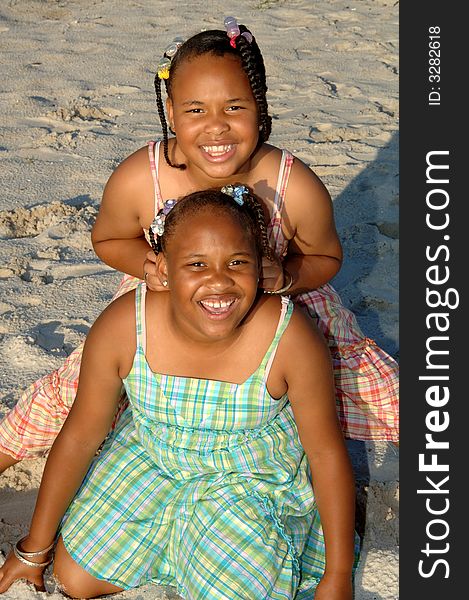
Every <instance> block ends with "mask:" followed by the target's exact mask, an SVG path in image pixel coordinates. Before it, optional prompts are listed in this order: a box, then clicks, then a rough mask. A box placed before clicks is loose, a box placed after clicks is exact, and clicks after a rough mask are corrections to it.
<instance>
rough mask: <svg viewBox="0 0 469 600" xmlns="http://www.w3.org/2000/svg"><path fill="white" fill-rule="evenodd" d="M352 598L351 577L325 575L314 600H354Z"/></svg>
mask: <svg viewBox="0 0 469 600" xmlns="http://www.w3.org/2000/svg"><path fill="white" fill-rule="evenodd" d="M352 598H353V586H352V576H351V575H328V574H327V573H325V574H324V576H323V578H322V579H321V581H320V582H319V584H318V587H317V588H316V593H315V594H314V600H352Z"/></svg>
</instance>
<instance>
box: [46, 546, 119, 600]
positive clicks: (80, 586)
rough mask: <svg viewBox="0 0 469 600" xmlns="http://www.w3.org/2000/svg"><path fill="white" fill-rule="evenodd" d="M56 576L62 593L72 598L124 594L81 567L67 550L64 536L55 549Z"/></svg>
mask: <svg viewBox="0 0 469 600" xmlns="http://www.w3.org/2000/svg"><path fill="white" fill-rule="evenodd" d="M54 576H55V577H56V579H57V580H58V582H59V585H60V586H61V589H62V591H63V592H64V593H65V594H66V595H67V596H70V597H71V598H97V597H98V596H104V595H106V594H116V593H117V592H122V588H120V587H117V586H115V585H113V584H112V583H108V582H107V581H102V580H100V579H96V577H93V576H92V575H90V574H89V573H88V572H87V571H85V570H84V569H83V568H82V567H80V565H78V564H77V563H76V562H75V561H74V560H73V558H72V557H71V556H70V554H69V553H68V552H67V550H66V549H65V546H64V543H63V541H62V536H60V537H59V540H58V542H57V547H56V549H55V559H54Z"/></svg>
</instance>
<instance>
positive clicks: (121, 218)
mask: <svg viewBox="0 0 469 600" xmlns="http://www.w3.org/2000/svg"><path fill="white" fill-rule="evenodd" d="M153 198H154V195H153V182H152V179H151V172H150V166H149V162H148V150H147V148H141V149H140V150H137V152H135V153H134V154H132V155H131V156H129V157H128V158H127V159H126V160H124V162H123V163H121V164H120V165H119V166H118V167H117V169H116V170H115V171H114V173H113V174H112V175H111V177H110V178H109V180H108V182H107V184H106V186H105V188H104V192H103V198H102V200H101V205H100V208H99V212H98V216H97V218H96V223H95V224H94V227H93V230H92V232H91V240H92V242H93V248H94V250H95V252H96V254H97V255H98V256H99V258H100V259H101V260H102V261H103V262H105V263H106V264H107V265H109V266H111V267H114V268H115V269H117V270H118V271H122V272H123V273H128V274H129V275H134V276H135V277H139V278H140V279H143V275H144V273H143V263H144V262H145V259H146V255H147V253H148V251H149V250H150V246H149V245H148V243H147V241H146V240H145V237H144V234H143V228H142V222H144V221H145V220H147V221H148V225H149V224H150V222H151V221H152V219H153Z"/></svg>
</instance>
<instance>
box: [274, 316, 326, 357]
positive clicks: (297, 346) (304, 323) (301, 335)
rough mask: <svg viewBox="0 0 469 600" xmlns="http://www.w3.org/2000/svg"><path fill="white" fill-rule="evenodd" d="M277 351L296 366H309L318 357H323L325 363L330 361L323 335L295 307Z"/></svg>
mask: <svg viewBox="0 0 469 600" xmlns="http://www.w3.org/2000/svg"><path fill="white" fill-rule="evenodd" d="M278 351H279V354H281V356H283V357H284V358H285V360H286V361H288V362H289V363H292V364H294V365H297V366H300V365H301V364H303V363H304V362H306V363H307V364H308V365H310V364H311V363H312V362H314V359H315V357H318V356H319V355H321V356H322V357H325V358H326V359H327V361H329V359H330V352H329V349H328V347H327V343H326V340H325V338H324V336H323V334H322V333H321V332H320V331H319V329H318V328H317V326H316V324H315V323H314V322H313V321H312V320H311V319H310V318H309V317H307V316H306V315H305V314H304V313H303V311H302V310H301V309H300V308H298V307H297V306H295V307H294V308H293V312H292V315H291V318H290V322H289V323H288V326H287V328H286V329H285V333H284V334H283V336H282V339H281V341H280V344H279V349H278Z"/></svg>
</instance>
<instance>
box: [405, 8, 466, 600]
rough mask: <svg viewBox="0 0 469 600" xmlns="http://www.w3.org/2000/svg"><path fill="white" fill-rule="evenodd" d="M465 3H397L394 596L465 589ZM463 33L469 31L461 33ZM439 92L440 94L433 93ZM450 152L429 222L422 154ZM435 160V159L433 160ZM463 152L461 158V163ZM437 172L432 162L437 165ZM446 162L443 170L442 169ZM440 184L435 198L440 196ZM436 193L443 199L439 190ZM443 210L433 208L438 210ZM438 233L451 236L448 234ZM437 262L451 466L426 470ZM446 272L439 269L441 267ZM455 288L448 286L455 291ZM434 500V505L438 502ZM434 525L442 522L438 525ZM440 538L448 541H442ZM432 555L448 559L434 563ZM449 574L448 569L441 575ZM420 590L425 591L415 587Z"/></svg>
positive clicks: (453, 593) (460, 593) (443, 594)
mask: <svg viewBox="0 0 469 600" xmlns="http://www.w3.org/2000/svg"><path fill="white" fill-rule="evenodd" d="M463 6H464V4H463V3H456V2H435V1H427V2H423V3H415V2H404V3H401V4H400V114H401V121H400V184H401V194H400V197H401V204H400V344H401V350H400V385H401V394H400V396H401V444H400V456H401V460H400V480H401V498H400V499H401V503H400V584H399V587H400V595H399V597H400V599H401V600H407V599H409V600H410V599H412V600H414V599H415V598H419V597H422V598H424V599H425V600H433V599H437V598H438V599H439V600H441V598H463V597H467V594H468V592H467V590H466V589H465V588H466V586H467V583H466V582H467V577H466V574H467V573H468V572H469V566H466V562H467V556H468V555H469V553H468V552H467V545H468V544H469V536H468V531H467V530H468V529H469V528H468V526H467V520H468V517H467V516H466V515H465V512H466V511H465V510H464V509H465V506H466V505H467V504H469V502H468V500H467V495H466V494H467V492H466V491H465V488H466V487H467V486H466V485H465V480H466V479H467V480H468V482H469V477H468V475H467V473H468V471H469V469H468V468H467V466H466V461H467V456H468V450H467V443H466V439H467V438H469V433H466V423H467V422H468V409H467V405H468V395H469V392H468V391H467V389H466V388H467V387H468V386H467V385H465V381H466V377H467V376H466V372H469V362H468V361H467V360H466V355H467V343H466V335H465V332H469V327H468V325H467V319H466V315H467V312H466V306H467V302H466V298H467V294H466V289H465V288H466V287H467V284H466V281H465V280H466V278H467V274H468V273H469V269H467V268H465V264H466V257H467V256H468V255H469V251H468V248H467V245H466V243H465V242H469V227H468V225H467V223H468V222H469V220H468V219H467V218H466V213H467V212H469V211H468V210H467V209H466V204H469V203H468V201H467V200H468V192H467V190H465V189H463V180H464V177H465V171H466V172H468V173H469V166H468V165H467V164H466V163H467V160H464V158H465V155H469V152H467V151H465V150H466V146H467V145H468V142H467V141H466V140H465V136H466V131H467V130H468V127H467V119H468V116H467V115H468V111H467V108H466V102H465V100H466V98H465V95H466V93H465V89H464V88H466V87H467V86H466V72H467V58H466V57H467V51H465V50H466V49H465V40H466V39H467V37H468V36H467V32H468V27H469V26H468V24H467V22H466V21H465V18H464V17H463V14H462V10H463ZM430 27H439V28H440V35H441V38H440V41H441V46H440V58H441V63H440V65H439V66H440V75H441V81H440V82H430V81H429V75H430V74H431V73H430V69H429V67H430V64H429V58H431V57H430V53H429V50H430V47H429V41H430V39H429V35H431V33H430V32H429V28H430ZM464 34H466V35H464ZM432 87H435V88H440V89H439V90H438V91H439V92H440V94H441V99H440V104H439V105H436V104H435V105H429V102H428V97H429V92H430V91H432V90H431V88H432ZM433 98H434V99H435V98H436V94H435V95H434V97H433ZM431 151H448V153H449V154H448V155H447V156H443V155H440V156H439V158H438V160H439V161H440V164H445V163H446V164H448V166H449V169H448V171H447V176H448V178H449V183H448V184H441V185H440V186H439V187H440V188H444V189H445V190H446V191H447V193H448V195H449V198H450V202H449V205H448V208H447V209H446V212H447V213H448V216H449V218H450V222H449V226H448V228H447V229H445V230H444V231H432V230H431V229H430V228H429V227H428V226H427V225H426V214H427V213H428V212H429V208H428V207H427V194H428V192H429V190H430V189H431V188H432V187H434V188H438V186H437V185H434V184H429V183H427V181H426V168H427V162H426V157H427V153H428V152H431ZM432 160H433V162H437V158H435V159H432ZM463 160H464V163H463ZM434 173H435V174H436V171H434ZM441 173H442V171H441V172H440V175H441ZM437 196H438V193H436V194H435V195H434V196H432V197H434V198H437ZM440 198H444V195H443V194H441V195H440ZM443 212H444V211H441V212H440V213H439V215H441V216H442V213H443ZM444 235H449V239H448V240H444V239H443V237H444ZM440 244H441V245H447V247H448V249H449V257H448V259H447V260H445V257H446V252H445V251H441V253H440V254H439V258H438V259H436V260H435V262H433V263H432V262H429V260H428V259H427V257H426V248H427V246H429V247H430V248H431V249H432V250H431V253H433V256H434V255H435V252H434V250H436V248H437V247H438V246H439V245H440ZM432 264H438V265H439V266H440V268H441V269H444V267H445V266H447V267H448V268H449V272H450V278H449V281H448V282H447V283H446V284H444V285H440V286H438V287H439V289H440V290H441V292H442V293H443V292H444V288H454V289H455V290H457V292H458V296H459V305H458V306H457V307H456V308H454V309H444V308H443V307H441V308H437V309H436V310H437V311H441V312H443V311H446V312H447V313H448V314H449V317H448V319H449V322H450V326H449V329H448V331H447V332H446V333H440V335H447V336H448V337H449V340H448V343H447V344H446V346H445V344H444V343H441V344H440V348H442V349H448V350H449V354H448V355H446V356H442V357H441V360H440V363H442V364H443V363H446V364H447V365H448V366H449V369H448V370H446V371H443V370H440V371H435V370H433V371H431V374H432V375H433V374H438V375H442V374H447V375H448V376H449V381H448V382H440V383H433V385H441V386H443V385H447V386H448V389H449V393H450V397H449V401H448V403H447V404H446V405H445V406H444V407H443V406H442V407H441V408H440V409H439V410H440V411H441V413H442V412H443V411H446V412H447V413H448V416H449V419H450V421H449V426H448V428H447V429H446V430H445V431H442V432H441V433H439V434H434V438H435V439H438V440H440V441H448V442H449V448H448V449H441V450H439V451H438V452H437V455H438V458H437V460H438V462H439V463H442V464H448V465H449V471H448V472H447V473H446V472H434V473H430V472H423V471H422V470H419V454H421V453H425V452H426V456H427V458H426V462H428V461H429V460H430V458H429V455H430V454H431V453H432V452H435V451H430V450H425V443H426V438H425V435H426V433H428V432H429V430H428V428H427V424H426V417H427V415H428V413H429V412H430V411H431V410H434V408H432V407H431V406H429V404H428V403H427V401H426V390H427V388H428V387H429V385H431V384H430V382H429V381H423V380H419V376H421V375H425V374H427V375H428V373H429V372H428V370H427V369H426V358H427V348H426V342H427V340H428V337H429V336H430V335H435V330H434V329H432V330H431V331H429V329H428V328H427V325H426V316H427V315H428V314H429V313H431V312H433V311H434V310H435V309H431V308H429V306H428V303H427V300H426V289H427V287H428V288H433V289H434V288H435V287H436V286H434V285H429V283H428V279H427V269H428V267H429V266H431V265H432ZM442 272H443V271H442ZM455 297H456V296H455V295H453V298H455ZM447 475H449V480H448V481H447V482H446V483H445V484H442V485H441V486H440V489H446V490H447V491H448V493H447V494H418V493H417V490H419V489H431V488H432V486H431V485H429V483H428V482H427V481H426V476H429V477H432V478H433V481H434V482H435V483H436V484H439V482H441V480H442V479H443V478H444V477H446V476H447ZM427 498H430V502H431V504H430V506H432V507H434V508H435V509H436V508H437V507H439V508H440V509H441V508H442V507H446V506H447V503H446V500H444V499H445V498H447V499H448V501H449V508H448V510H447V512H445V513H444V514H442V515H441V516H440V517H438V516H437V515H431V514H429V512H428V510H427V508H426V499H427ZM438 503H439V504H438ZM436 518H442V519H444V520H445V521H446V522H447V524H448V535H447V537H445V538H444V539H442V540H441V541H433V540H430V539H428V537H427V533H426V528H427V527H428V524H429V522H430V521H431V520H432V519H436ZM438 527H439V529H438ZM430 531H432V532H433V533H434V534H435V535H443V532H446V528H445V526H443V525H442V524H440V525H435V524H434V525H432V526H431V528H430ZM427 542H429V543H430V547H431V548H432V551H433V549H438V550H443V549H444V550H445V551H444V552H441V553H434V554H433V553H432V554H430V555H429V556H428V557H427V556H426V555H425V554H423V553H422V549H424V548H425V546H426V544H427ZM446 543H447V544H448V546H446ZM422 559H423V560H424V561H425V562H424V564H423V570H424V571H425V572H426V573H427V574H428V573H430V572H432V575H431V576H429V577H426V578H425V577H422V576H421V575H420V574H419V571H418V569H419V561H420V560H422ZM438 559H442V560H446V561H447V563H448V569H447V568H446V565H445V564H443V563H439V564H438V565H436V564H434V563H435V562H436V561H437V560H438ZM446 575H448V577H445V576H446ZM420 594H422V595H421V596H420Z"/></svg>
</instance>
